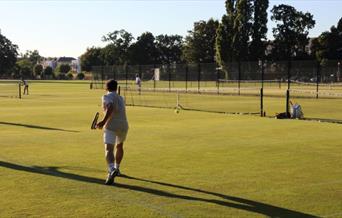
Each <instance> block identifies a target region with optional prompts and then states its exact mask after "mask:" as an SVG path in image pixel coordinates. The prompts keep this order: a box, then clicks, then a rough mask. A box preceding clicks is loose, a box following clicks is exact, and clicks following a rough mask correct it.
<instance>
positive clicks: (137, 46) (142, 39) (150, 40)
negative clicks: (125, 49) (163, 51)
mask: <svg viewBox="0 0 342 218" xmlns="http://www.w3.org/2000/svg"><path fill="white" fill-rule="evenodd" d="M157 59H158V51H157V48H156V45H155V38H154V36H153V34H152V33H150V32H145V33H143V34H141V36H139V37H138V38H137V41H136V42H135V43H134V44H132V45H131V46H130V48H129V63H130V64H154V63H156V61H157Z"/></svg>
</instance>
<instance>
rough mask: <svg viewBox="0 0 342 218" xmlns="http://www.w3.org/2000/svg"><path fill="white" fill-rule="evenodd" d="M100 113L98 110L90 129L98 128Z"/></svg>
mask: <svg viewBox="0 0 342 218" xmlns="http://www.w3.org/2000/svg"><path fill="white" fill-rule="evenodd" d="M99 116H100V113H99V112H96V114H95V117H94V119H93V122H92V123H91V127H90V129H96V124H97V120H98V119H99Z"/></svg>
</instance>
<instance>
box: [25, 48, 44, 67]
mask: <svg viewBox="0 0 342 218" xmlns="http://www.w3.org/2000/svg"><path fill="white" fill-rule="evenodd" d="M22 58H25V59H28V60H29V61H30V62H31V63H32V64H38V63H39V62H40V60H41V59H42V56H40V54H39V52H38V50H33V51H30V50H27V51H26V53H25V54H24V55H23V56H22Z"/></svg>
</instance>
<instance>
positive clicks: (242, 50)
mask: <svg viewBox="0 0 342 218" xmlns="http://www.w3.org/2000/svg"><path fill="white" fill-rule="evenodd" d="M251 21H252V4H251V1H250V0H239V1H238V2H237V4H236V16H235V19H234V36H233V42H232V43H233V49H234V56H235V57H236V59H237V61H238V62H240V61H243V60H246V59H247V57H248V42H249V37H250V35H251V32H252V28H251V27H252V23H251Z"/></svg>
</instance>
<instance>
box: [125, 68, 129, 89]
mask: <svg viewBox="0 0 342 218" xmlns="http://www.w3.org/2000/svg"><path fill="white" fill-rule="evenodd" d="M127 68H128V66H127V64H126V65H125V77H126V91H127V89H128V72H127Z"/></svg>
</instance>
